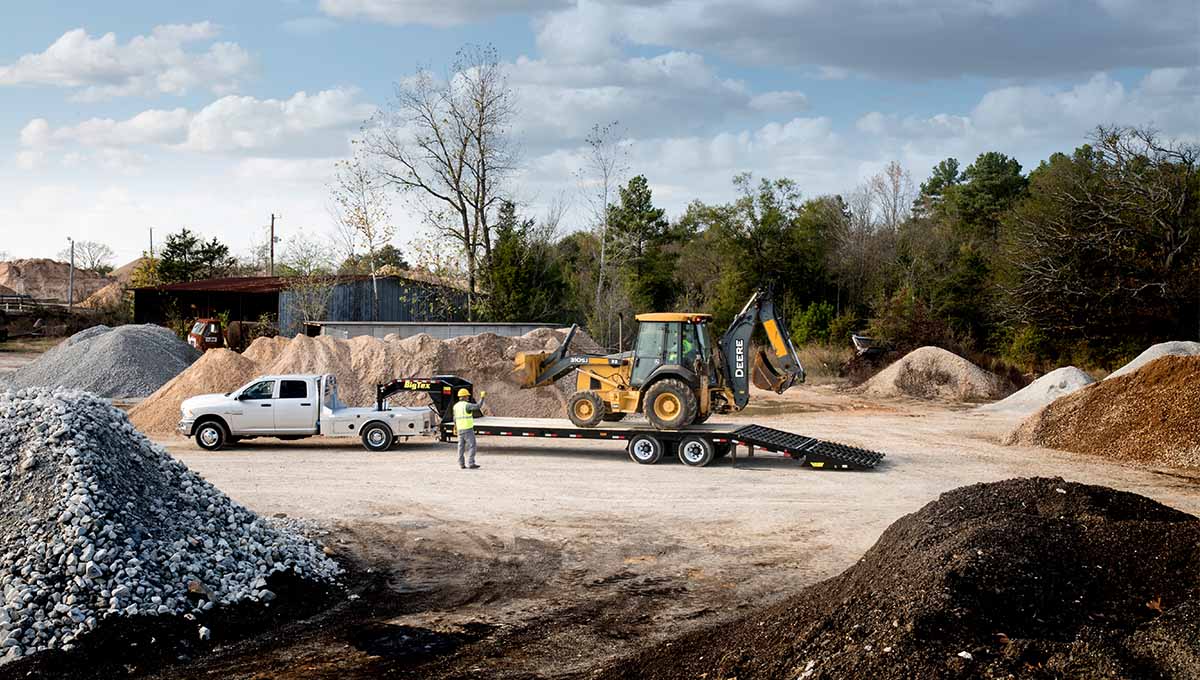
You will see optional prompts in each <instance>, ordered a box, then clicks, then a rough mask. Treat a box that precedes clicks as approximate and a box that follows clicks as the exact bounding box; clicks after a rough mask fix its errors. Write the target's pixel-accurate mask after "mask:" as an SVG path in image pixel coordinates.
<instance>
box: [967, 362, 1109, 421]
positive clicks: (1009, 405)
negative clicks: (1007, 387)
mask: <svg viewBox="0 0 1200 680" xmlns="http://www.w3.org/2000/svg"><path fill="white" fill-rule="evenodd" d="M1094 382H1096V379H1095V378H1093V377H1092V376H1090V375H1088V374H1087V373H1085V372H1083V371H1081V370H1079V369H1078V368H1075V367H1074V366H1064V367H1062V368H1056V369H1054V370H1053V371H1050V372H1049V373H1047V374H1046V375H1043V376H1042V377H1040V378H1038V379H1037V380H1034V381H1033V382H1031V383H1029V384H1028V385H1026V386H1025V387H1024V388H1022V389H1020V390H1018V391H1016V392H1014V393H1013V394H1010V395H1008V396H1007V397H1005V398H1004V399H1001V400H1000V401H997V402H995V403H992V404H986V405H984V406H980V407H979V408H977V409H975V410H977V411H983V412H985V413H1011V414H1020V415H1029V414H1030V413H1033V412H1034V411H1036V410H1038V409H1040V408H1042V407H1043V406H1045V405H1046V404H1049V403H1050V402H1052V401H1054V400H1055V399H1058V398H1059V397H1063V396H1066V395H1068V394H1071V393H1072V392H1074V391H1076V390H1079V389H1082V388H1084V387H1087V386H1088V385H1091V384H1092V383H1094Z"/></svg>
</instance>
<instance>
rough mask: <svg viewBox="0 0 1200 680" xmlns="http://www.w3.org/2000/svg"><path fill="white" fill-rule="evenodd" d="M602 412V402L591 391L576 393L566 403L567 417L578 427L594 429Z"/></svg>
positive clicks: (602, 414) (597, 395) (603, 410)
mask: <svg viewBox="0 0 1200 680" xmlns="http://www.w3.org/2000/svg"><path fill="white" fill-rule="evenodd" d="M604 412H605V407H604V400H603V399H601V398H600V395H599V394H596V393H595V392H593V391H591V390H584V391H582V392H576V393H575V394H572V395H571V398H570V399H569V400H568V401H567V416H568V417H569V418H570V419H571V422H572V423H575V425H577V426H578V427H595V426H596V425H597V424H598V423H599V422H600V420H601V419H602V418H603V417H604Z"/></svg>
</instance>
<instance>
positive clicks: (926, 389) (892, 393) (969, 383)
mask: <svg viewBox="0 0 1200 680" xmlns="http://www.w3.org/2000/svg"><path fill="white" fill-rule="evenodd" d="M863 390H864V391H865V392H867V393H868V394H873V395H877V396H882V397H900V396H908V397H917V398H920V399H944V400H947V401H983V400H988V399H998V398H1000V397H1002V396H1004V393H1005V389H1004V385H1003V384H1002V381H1001V380H1000V379H999V378H997V377H996V376H995V375H993V374H991V373H988V372H987V371H985V370H983V369H982V368H980V367H978V366H976V365H975V364H973V363H971V362H969V361H967V360H966V359H964V358H962V357H960V356H958V355H957V354H954V353H953V352H948V351H946V350H944V349H942V348H941V347H921V348H919V349H915V350H913V351H911V352H909V353H908V354H906V355H904V357H903V358H902V359H900V360H899V361H897V362H895V363H893V364H892V365H891V366H888V367H887V368H885V369H883V370H882V371H880V372H879V373H878V374H877V375H876V376H875V377H873V378H871V379H870V380H868V381H867V382H866V384H865V385H864V386H863Z"/></svg>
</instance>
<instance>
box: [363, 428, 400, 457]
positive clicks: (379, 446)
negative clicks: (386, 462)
mask: <svg viewBox="0 0 1200 680" xmlns="http://www.w3.org/2000/svg"><path fill="white" fill-rule="evenodd" d="M392 439H393V437H392V428H390V427H388V426H387V425H384V424H383V423H368V424H367V426H366V427H364V428H363V429H362V444H363V447H364V448H366V449H367V450H368V451H387V450H388V449H390V448H392Z"/></svg>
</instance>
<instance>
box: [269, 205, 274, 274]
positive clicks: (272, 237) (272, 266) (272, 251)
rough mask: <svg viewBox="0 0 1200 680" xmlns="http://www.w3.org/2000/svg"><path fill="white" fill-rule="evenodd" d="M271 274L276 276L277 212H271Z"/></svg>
mask: <svg viewBox="0 0 1200 680" xmlns="http://www.w3.org/2000/svg"><path fill="white" fill-rule="evenodd" d="M270 273H271V276H275V213H271V269H270Z"/></svg>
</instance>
